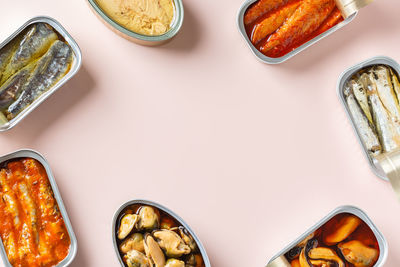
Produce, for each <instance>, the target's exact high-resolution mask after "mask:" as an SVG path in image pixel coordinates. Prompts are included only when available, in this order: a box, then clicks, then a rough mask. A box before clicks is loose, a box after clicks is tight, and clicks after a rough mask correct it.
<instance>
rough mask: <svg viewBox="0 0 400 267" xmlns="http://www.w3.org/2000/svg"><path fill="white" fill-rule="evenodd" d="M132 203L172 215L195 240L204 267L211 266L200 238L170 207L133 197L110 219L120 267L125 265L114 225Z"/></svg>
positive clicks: (115, 225)
mask: <svg viewBox="0 0 400 267" xmlns="http://www.w3.org/2000/svg"><path fill="white" fill-rule="evenodd" d="M134 204H139V205H148V206H152V207H155V208H157V209H159V210H162V211H164V212H165V213H167V214H169V215H170V216H172V217H173V218H174V219H175V220H177V221H178V222H179V223H180V224H181V225H182V226H183V227H185V228H186V230H188V232H189V233H190V235H191V236H192V237H193V239H194V240H195V241H196V244H197V246H198V247H199V250H200V253H201V256H202V257H203V261H204V265H205V266H206V267H211V263H210V260H209V258H208V255H207V252H206V250H205V248H204V246H203V244H202V243H201V241H200V239H199V238H198V237H197V235H196V234H195V233H194V231H193V230H192V229H191V228H190V227H189V225H188V224H187V223H186V222H185V221H184V220H183V219H182V218H181V217H179V216H178V215H177V214H176V213H175V212H173V211H171V210H170V209H168V208H166V207H164V206H162V205H160V204H158V203H156V202H153V201H149V200H144V199H134V200H130V201H128V202H126V203H124V204H123V205H122V206H121V207H119V208H118V210H117V211H116V212H115V214H114V217H113V220H112V242H113V245H114V250H115V253H116V254H117V257H118V261H119V263H120V264H121V266H122V267H125V264H124V262H123V261H122V258H121V256H120V253H119V249H118V245H117V239H116V234H115V233H116V227H117V222H118V217H119V215H120V214H121V212H122V211H123V210H124V209H125V208H126V207H128V206H130V205H134Z"/></svg>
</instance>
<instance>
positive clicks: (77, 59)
mask: <svg viewBox="0 0 400 267" xmlns="http://www.w3.org/2000/svg"><path fill="white" fill-rule="evenodd" d="M39 22H43V23H47V24H48V25H50V26H51V27H53V29H54V30H55V31H56V32H57V33H58V34H59V35H60V36H62V37H63V38H64V39H65V41H66V42H67V43H68V45H69V46H70V47H71V48H72V51H73V57H74V58H73V61H72V65H71V69H70V70H69V72H68V73H67V74H66V75H65V76H64V77H63V78H62V79H61V80H60V81H58V82H57V83H56V84H55V85H54V86H53V87H52V88H50V89H49V90H48V91H47V92H44V93H43V94H42V95H41V96H39V98H37V99H36V100H35V101H34V102H33V103H32V104H30V105H29V106H28V107H27V108H26V109H24V110H23V111H22V112H21V113H19V114H18V115H17V116H16V117H15V118H14V119H12V120H10V121H9V122H7V123H5V124H3V125H0V132H2V131H7V130H10V129H11V128H13V127H14V126H15V125H17V124H18V123H19V122H20V121H21V120H22V119H24V118H25V117H26V116H27V115H28V114H29V113H31V112H32V111H33V110H34V109H35V108H36V107H37V106H39V105H40V104H41V103H42V102H43V101H44V100H46V99H47V98H48V97H49V96H50V95H52V94H53V93H54V92H55V91H57V89H58V88H60V87H61V86H63V85H64V84H65V83H66V82H67V81H68V80H69V79H71V78H72V77H73V76H74V75H75V74H76V73H77V72H78V71H79V68H80V67H81V64H82V54H81V50H80V49H79V46H78V44H77V43H76V42H75V40H74V39H73V38H72V37H71V35H69V33H68V32H67V31H66V30H65V29H64V28H63V27H62V26H61V24H60V23H59V22H58V21H56V20H55V19H53V18H50V17H44V16H40V17H35V18H32V19H30V20H28V21H27V22H26V23H25V24H24V25H22V26H21V27H20V28H19V29H18V30H17V31H15V32H14V33H13V34H12V35H11V36H10V37H8V38H7V39H6V40H5V41H4V42H2V43H1V44H0V50H1V49H2V48H3V47H4V46H6V45H7V44H8V43H9V42H11V41H12V40H13V39H14V38H15V37H17V35H18V34H20V33H21V32H22V31H24V30H25V29H26V28H27V27H29V26H30V25H32V24H35V23H39Z"/></svg>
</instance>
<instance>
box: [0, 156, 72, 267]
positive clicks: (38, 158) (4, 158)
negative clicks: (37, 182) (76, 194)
mask: <svg viewBox="0 0 400 267" xmlns="http://www.w3.org/2000/svg"><path fill="white" fill-rule="evenodd" d="M21 158H28V159H33V160H36V161H37V162H39V163H40V164H41V165H42V166H43V168H44V170H45V172H46V174H47V178H48V182H49V183H50V187H51V191H52V194H53V196H54V199H55V201H56V204H57V205H58V210H59V212H60V213H61V217H62V219H63V221H64V224H65V228H66V231H67V232H68V235H69V240H70V245H69V249H68V252H67V253H68V254H67V255H66V256H65V258H64V259H63V260H61V261H60V262H59V263H58V264H57V265H56V267H64V266H68V265H70V264H71V262H72V261H73V259H74V258H75V255H76V252H77V249H78V244H77V240H76V237H75V234H74V231H73V229H72V225H71V222H70V220H69V218H68V214H67V211H66V209H65V206H64V203H63V201H62V198H61V195H60V192H59V191H58V188H57V184H56V181H55V179H54V176H53V173H52V172H51V169H50V166H49V164H48V162H47V161H46V159H45V158H44V157H43V156H42V155H40V154H39V153H38V152H36V151H33V150H29V149H23V150H19V151H16V152H13V153H10V154H7V155H5V156H2V157H0V164H4V163H5V162H9V161H13V160H17V159H21ZM30 186H32V185H30ZM35 214H36V212H35ZM39 232H40V230H39ZM39 234H40V233H39ZM47 238H49V237H47ZM31 249H32V248H31ZM60 253H61V252H60ZM0 256H1V258H2V260H3V263H4V265H5V266H6V267H12V266H13V265H12V264H11V263H10V262H9V260H8V255H7V253H6V250H5V247H4V246H3V242H0ZM47 260H49V259H47ZM46 266H47V265H46Z"/></svg>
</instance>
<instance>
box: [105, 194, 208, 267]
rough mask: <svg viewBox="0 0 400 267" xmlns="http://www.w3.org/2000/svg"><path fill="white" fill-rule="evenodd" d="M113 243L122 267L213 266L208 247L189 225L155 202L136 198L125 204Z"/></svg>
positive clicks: (115, 224)
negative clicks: (149, 266)
mask: <svg viewBox="0 0 400 267" xmlns="http://www.w3.org/2000/svg"><path fill="white" fill-rule="evenodd" d="M112 240H113V245H114V249H115V253H116V254H117V257H118V261H119V263H120V264H121V266H122V267H125V266H127V265H125V262H126V261H131V263H132V264H135V262H141V263H143V262H148V261H154V262H156V264H158V265H160V266H164V265H165V266H178V265H176V264H180V265H179V266H181V265H182V264H183V265H185V264H190V265H193V266H204V267H211V263H210V260H209V259H208V256H207V252H206V250H205V248H204V247H203V245H202V243H201V242H200V239H199V238H198V237H197V236H196V234H195V233H194V232H193V230H192V229H190V227H189V225H187V223H186V222H185V221H184V220H183V219H182V218H180V217H179V216H178V215H177V214H175V213H174V212H173V211H171V210H169V209H168V208H166V207H164V206H162V205H160V204H158V203H155V202H152V201H148V200H142V199H136V200H131V201H128V202H126V203H125V204H123V205H122V206H121V207H120V208H119V209H118V210H117V211H116V212H115V214H114V217H113V221H112ZM168 243H169V244H168ZM161 249H162V250H161ZM157 250H158V253H157ZM145 251H146V252H145ZM153 251H155V253H154V254H153ZM164 253H165V254H166V255H165V256H166V257H165V256H164ZM160 255H161V256H160ZM150 257H151V259H150ZM167 258H169V259H168V260H167ZM157 261H161V262H157ZM169 262H171V263H170V264H168V263H169ZM183 265H182V266H183Z"/></svg>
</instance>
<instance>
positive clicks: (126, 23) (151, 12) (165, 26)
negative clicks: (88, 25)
mask: <svg viewBox="0 0 400 267" xmlns="http://www.w3.org/2000/svg"><path fill="white" fill-rule="evenodd" d="M97 4H98V6H99V7H100V8H101V9H102V10H103V11H104V12H105V13H106V14H107V15H108V16H109V17H110V18H111V19H112V20H114V21H115V22H116V23H118V24H120V25H121V26H123V27H125V28H126V29H128V30H130V31H133V32H136V33H139V34H143V35H161V34H164V33H166V32H167V31H168V30H169V29H170V25H171V23H172V20H173V18H174V3H173V0H97Z"/></svg>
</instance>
